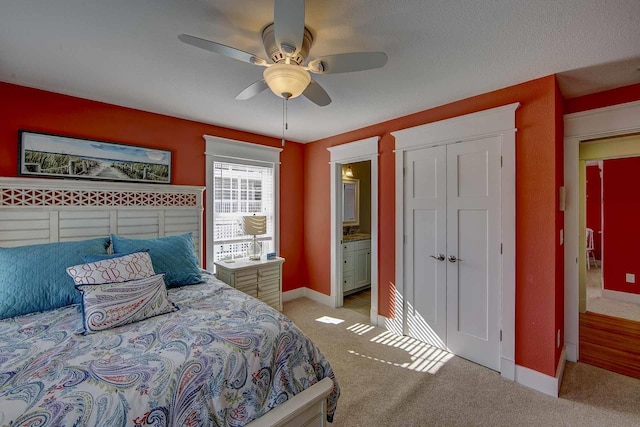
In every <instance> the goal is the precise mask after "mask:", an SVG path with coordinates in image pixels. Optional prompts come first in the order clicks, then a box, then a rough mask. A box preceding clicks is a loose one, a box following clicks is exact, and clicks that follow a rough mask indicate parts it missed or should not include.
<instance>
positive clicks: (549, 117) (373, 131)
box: [304, 76, 564, 376]
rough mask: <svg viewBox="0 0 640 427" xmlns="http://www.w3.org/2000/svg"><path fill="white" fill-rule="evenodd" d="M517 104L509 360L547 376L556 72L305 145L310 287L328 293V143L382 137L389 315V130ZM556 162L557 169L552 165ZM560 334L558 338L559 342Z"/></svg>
mask: <svg viewBox="0 0 640 427" xmlns="http://www.w3.org/2000/svg"><path fill="white" fill-rule="evenodd" d="M514 102H520V103H521V107H520V108H519V109H518V110H517V111H516V126H517V128H518V133H517V136H516V138H517V142H516V247H517V253H516V363H517V364H518V365H521V366H525V367H528V368H531V369H533V370H536V371H538V372H542V373H545V374H547V375H550V376H554V375H555V373H556V367H557V363H558V360H559V356H560V352H561V348H560V347H558V346H556V334H557V331H558V330H560V331H562V330H563V322H564V319H563V316H564V314H563V313H564V312H563V306H564V301H563V286H564V283H563V274H564V273H563V271H564V270H563V267H562V266H563V254H562V252H561V251H562V248H561V246H560V244H559V239H558V238H557V236H558V235H559V229H560V227H562V223H563V221H562V218H563V217H562V216H561V213H560V212H559V210H558V205H557V189H558V187H559V186H561V185H562V175H563V172H562V169H563V166H562V165H563V158H562V153H563V148H562V138H563V130H562V114H563V111H562V110H563V104H562V99H561V97H560V92H559V89H558V86H557V83H556V78H555V76H548V77H544V78H541V79H537V80H533V81H530V82H526V83H522V84H519V85H516V86H512V87H508V88H504V89H500V90H497V91H494V92H490V93H486V94H483V95H479V96H475V97H472V98H468V99H465V100H461V101H457V102H453V103H451V104H447V105H443V106H440V107H437V108H433V109H430V110H425V111H421V112H418V113H415V114H412V115H409V116H405V117H400V118H398V119H394V120H390V121H387V122H383V123H379V124H376V125H373V126H369V127H366V128H363V129H359V130H356V131H353V132H348V133H345V134H341V135H336V136H333V137H330V138H326V139H322V140H318V141H315V142H313V143H311V144H308V145H307V146H306V149H305V157H304V158H305V191H304V204H305V235H306V240H305V250H306V253H307V263H308V265H309V278H310V287H311V288H312V289H314V290H316V291H318V292H321V293H324V294H327V295H329V294H330V272H329V270H330V255H329V254H330V221H329V219H330V212H329V210H330V206H329V205H330V199H329V197H330V195H329V188H328V187H329V186H328V185H327V183H328V182H329V165H328V163H329V152H328V151H327V149H326V148H327V147H330V146H335V145H340V144H344V143H347V142H351V141H357V140H360V139H364V138H368V137H372V136H381V137H382V138H381V140H380V142H379V152H380V158H379V160H380V174H379V184H380V194H379V200H380V210H379V220H380V224H379V236H380V237H379V246H380V252H379V283H380V291H379V301H380V303H379V307H378V310H379V312H380V314H381V315H384V316H389V317H393V316H394V313H393V310H394V302H395V301H394V293H395V269H396V265H395V202H394V201H395V164H394V161H395V155H394V154H393V148H394V138H393V137H392V136H391V135H390V134H389V133H390V132H393V131H396V130H400V129H405V128H409V127H413V126H417V125H421V124H425V123H431V122H435V121H438V120H443V119H447V118H451V117H456V116H460V115H463V114H468V113H472V112H476V111H481V110H485V109H488V108H493V107H498V106H501V105H505V104H510V103H514ZM558 169H559V170H558ZM562 340H563V339H562V337H561V342H562Z"/></svg>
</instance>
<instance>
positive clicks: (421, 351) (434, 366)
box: [347, 325, 453, 374]
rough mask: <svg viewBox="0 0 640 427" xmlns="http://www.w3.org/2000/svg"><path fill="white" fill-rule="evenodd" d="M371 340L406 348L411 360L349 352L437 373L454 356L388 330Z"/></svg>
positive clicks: (382, 361) (377, 360) (412, 368)
mask: <svg viewBox="0 0 640 427" xmlns="http://www.w3.org/2000/svg"><path fill="white" fill-rule="evenodd" d="M354 326H355V325H354ZM362 326H367V325H362ZM347 329H349V328H347ZM360 335H361V334H360ZM370 341H371V342H374V343H377V344H381V345H386V346H389V347H394V348H398V349H401V350H404V351H405V352H406V353H407V355H408V356H409V360H410V361H407V362H403V363H398V362H392V361H389V360H385V359H381V358H379V357H375V356H369V355H366V354H362V353H358V352H357V351H354V350H349V354H352V355H354V356H360V357H363V358H365V359H369V360H373V361H376V362H380V363H384V364H387V365H392V366H397V367H399V368H405V369H409V370H411V371H416V372H426V373H430V374H435V373H436V372H438V370H439V369H440V368H441V367H442V366H444V364H445V363H447V362H448V361H449V360H450V359H451V358H452V357H453V353H451V352H449V351H447V350H443V349H441V348H437V347H434V346H432V345H430V344H427V343H425V342H422V341H418V340H417V339H415V338H411V337H408V336H403V335H396V334H393V333H391V332H388V331H386V332H382V333H381V334H379V335H378V336H376V337H374V338H372V339H371V340H370Z"/></svg>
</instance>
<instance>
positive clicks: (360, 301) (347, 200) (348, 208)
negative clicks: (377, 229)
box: [341, 160, 371, 317]
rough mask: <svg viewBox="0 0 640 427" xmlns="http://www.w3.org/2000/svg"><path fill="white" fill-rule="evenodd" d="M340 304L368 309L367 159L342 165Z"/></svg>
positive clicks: (368, 178)
mask: <svg viewBox="0 0 640 427" xmlns="http://www.w3.org/2000/svg"><path fill="white" fill-rule="evenodd" d="M342 207H343V209H342V211H343V215H342V241H341V245H342V255H343V263H342V294H343V307H344V308H347V309H350V310H353V311H357V312H359V313H361V314H364V315H366V316H367V317H368V316H369V313H370V311H371V161H370V160H366V161H361V162H355V163H348V164H343V165H342Z"/></svg>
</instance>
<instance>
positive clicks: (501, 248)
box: [500, 243, 502, 255]
mask: <svg viewBox="0 0 640 427" xmlns="http://www.w3.org/2000/svg"><path fill="white" fill-rule="evenodd" d="M500 255H502V243H500Z"/></svg>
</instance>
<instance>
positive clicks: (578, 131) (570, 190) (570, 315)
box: [564, 101, 640, 362]
mask: <svg viewBox="0 0 640 427" xmlns="http://www.w3.org/2000/svg"><path fill="white" fill-rule="evenodd" d="M638 132H640V101H634V102H628V103H624V104H617V105H613V106H610V107H604V108H597V109H593V110H587V111H582V112H579V113H572V114H565V116H564V184H565V187H566V189H567V190H566V195H567V196H566V210H565V213H564V265H565V267H564V341H565V346H566V349H567V360H569V361H571V362H576V361H577V360H578V358H579V352H578V348H579V346H578V344H579V336H580V334H579V327H580V321H579V311H580V310H579V295H580V292H579V264H578V263H579V260H580V259H584V255H582V256H581V254H580V251H579V248H580V247H581V246H580V235H581V233H580V232H579V230H580V206H579V203H580V201H579V183H580V178H579V169H580V168H579V152H580V143H581V142H583V141H587V140H590V139H597V138H607V137H612V136H621V135H627V134H631V133H638Z"/></svg>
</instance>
